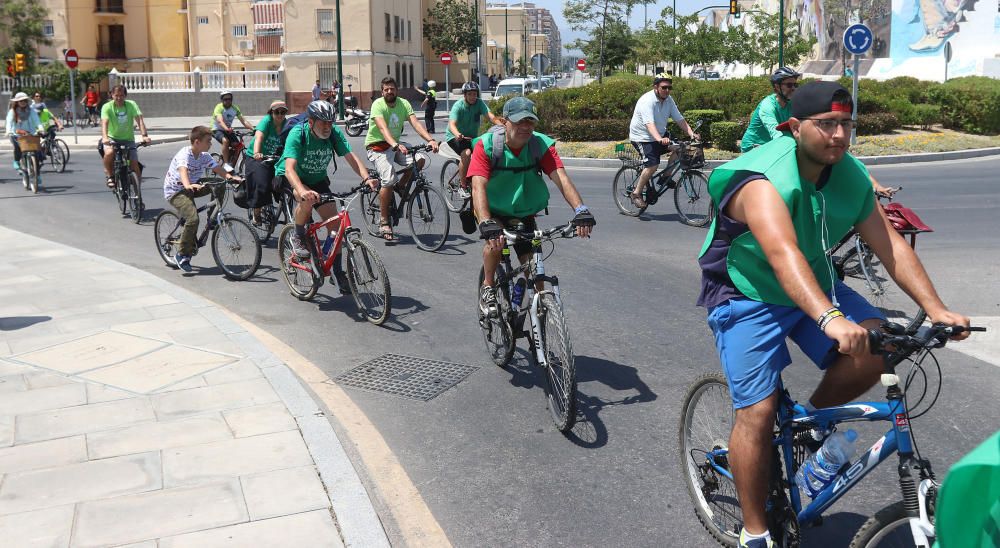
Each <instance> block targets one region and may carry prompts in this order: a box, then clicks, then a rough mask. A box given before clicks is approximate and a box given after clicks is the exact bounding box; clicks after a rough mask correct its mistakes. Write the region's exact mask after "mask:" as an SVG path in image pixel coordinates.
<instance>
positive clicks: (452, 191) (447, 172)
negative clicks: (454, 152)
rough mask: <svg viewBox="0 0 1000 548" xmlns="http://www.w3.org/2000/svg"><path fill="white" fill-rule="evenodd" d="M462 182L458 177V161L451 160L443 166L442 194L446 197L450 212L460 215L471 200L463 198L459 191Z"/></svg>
mask: <svg viewBox="0 0 1000 548" xmlns="http://www.w3.org/2000/svg"><path fill="white" fill-rule="evenodd" d="M461 188H462V181H461V180H460V179H459V176H458V160H455V159H450V160H448V161H446V162H445V163H444V165H443V166H441V194H443V195H444V198H445V203H447V204H448V210H449V211H454V212H455V213H458V212H459V211H462V209H464V208H465V204H467V203H468V202H469V198H465V197H462V195H461V194H460V192H459V190H460V189H461Z"/></svg>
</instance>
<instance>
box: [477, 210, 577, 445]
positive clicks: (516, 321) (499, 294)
mask: <svg viewBox="0 0 1000 548" xmlns="http://www.w3.org/2000/svg"><path fill="white" fill-rule="evenodd" d="M503 234H504V238H505V239H506V247H504V249H503V259H502V260H501V262H500V264H499V265H498V266H497V270H496V274H495V276H494V283H493V287H494V288H495V290H496V300H497V309H496V311H492V310H491V311H490V313H488V314H484V312H483V306H482V303H481V302H480V303H479V306H477V307H476V308H477V310H478V312H479V326H480V328H482V331H483V340H484V341H485V342H486V349H487V350H488V351H489V353H490V358H491V359H492V360H493V362H494V363H495V364H497V365H498V366H500V367H503V366H505V365H507V362H509V361H510V358H511V357H512V356H513V355H514V345H515V342H516V340H517V339H518V338H522V337H527V338H528V340H530V341H531V352H529V354H530V355H531V360H532V363H534V364H535V366H537V367H539V368H541V369H542V370H543V371H544V376H545V381H546V386H547V390H546V400H547V401H548V406H549V411H550V412H551V414H552V420H553V422H555V425H556V428H557V429H559V431H560V432H567V431H569V430H571V429H572V428H573V424H574V423H575V422H576V363H575V358H574V356H573V347H572V345H571V344H570V338H569V328H568V327H567V326H566V316H565V312H563V307H562V299H561V298H560V297H559V278H558V277H557V276H554V275H552V274H547V273H546V271H545V262H544V259H545V257H543V255H542V242H551V241H552V240H554V239H556V238H572V237H574V236H576V227H575V226H574V225H573V223H572V222H569V223H567V224H564V225H562V226H557V227H554V228H549V229H546V230H535V231H525V230H524V227H523V225H520V224H519V225H518V226H514V227H512V228H505V229H504V231H503ZM522 241H523V242H531V245H532V253H533V257H532V259H531V260H530V261H528V262H526V263H524V264H522V265H520V266H518V267H517V268H514V267H513V266H512V265H511V261H510V255H511V248H512V247H513V245H514V244H515V243H517V242H522ZM484 277H485V274H484V271H483V269H482V268H480V269H479V283H478V284H477V285H476V289H477V290H478V289H479V288H480V287H481V286H482V284H483V278H484ZM525 318H527V319H528V320H529V322H530V325H529V326H527V329H526V328H525V325H524V320H525Z"/></svg>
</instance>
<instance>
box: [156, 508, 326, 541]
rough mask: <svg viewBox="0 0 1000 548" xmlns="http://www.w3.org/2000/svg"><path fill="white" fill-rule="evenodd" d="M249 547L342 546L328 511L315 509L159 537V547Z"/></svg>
mask: <svg viewBox="0 0 1000 548" xmlns="http://www.w3.org/2000/svg"><path fill="white" fill-rule="evenodd" d="M204 546H219V547H224V546H232V547H243V546H253V547H254V548H285V547H288V546H295V547H296V548H313V547H315V548H338V547H342V546H344V543H343V541H342V540H341V539H340V536H339V535H338V534H337V529H336V526H335V525H334V524H333V519H331V518H330V513H329V512H327V511H325V510H317V511H315V512H308V513H305V514H296V515H292V516H284V517H280V518H274V519H267V520H263V521H254V522H251V523H244V524H241V525H233V526H231V527H223V528H221V529H212V530H208V531H202V532H199V533H189V534H187V535H180V536H176V537H170V538H165V539H161V540H160V545H159V548H202V547H204Z"/></svg>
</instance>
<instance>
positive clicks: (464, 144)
mask: <svg viewBox="0 0 1000 548" xmlns="http://www.w3.org/2000/svg"><path fill="white" fill-rule="evenodd" d="M448 146H450V147H451V149H452V150H454V151H455V152H456V153H458V154H461V153H462V151H463V150H472V139H459V138H458V137H455V138H453V139H448Z"/></svg>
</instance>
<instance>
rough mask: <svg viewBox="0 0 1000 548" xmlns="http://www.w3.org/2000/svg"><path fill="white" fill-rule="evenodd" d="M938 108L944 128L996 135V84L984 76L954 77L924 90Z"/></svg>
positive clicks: (999, 102) (999, 128)
mask: <svg viewBox="0 0 1000 548" xmlns="http://www.w3.org/2000/svg"><path fill="white" fill-rule="evenodd" d="M928 97H929V98H930V100H931V102H932V103H934V104H937V105H939V106H940V107H941V121H942V123H943V124H944V126H945V127H948V128H954V129H958V130H961V131H966V132H968V133H977V134H980V135H997V134H1000V81H997V80H994V79H992V78H987V77H985V76H969V77H965V78H955V79H954V80H949V81H947V82H945V83H944V84H941V85H938V86H934V87H932V88H931V89H930V90H929V91H928Z"/></svg>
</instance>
